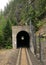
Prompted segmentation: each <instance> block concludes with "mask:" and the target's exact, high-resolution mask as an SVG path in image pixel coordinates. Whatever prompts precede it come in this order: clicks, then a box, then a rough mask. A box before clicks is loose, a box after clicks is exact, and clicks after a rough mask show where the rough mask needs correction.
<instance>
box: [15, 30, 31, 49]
mask: <svg viewBox="0 0 46 65" xmlns="http://www.w3.org/2000/svg"><path fill="white" fill-rule="evenodd" d="M16 40H17V48H29V47H30V36H29V34H28V33H27V32H26V31H20V32H18V34H17V37H16Z"/></svg>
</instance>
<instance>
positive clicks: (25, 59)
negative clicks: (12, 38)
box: [5, 48, 43, 65]
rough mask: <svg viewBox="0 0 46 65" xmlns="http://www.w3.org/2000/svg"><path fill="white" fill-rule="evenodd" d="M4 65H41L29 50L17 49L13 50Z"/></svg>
mask: <svg viewBox="0 0 46 65" xmlns="http://www.w3.org/2000/svg"><path fill="white" fill-rule="evenodd" d="M5 65H43V64H42V63H41V62H39V61H38V60H37V58H36V57H34V55H33V53H32V52H31V50H30V49H27V48H19V49H16V50H13V51H12V52H11V54H10V56H9V59H8V62H7V63H6V64H5Z"/></svg>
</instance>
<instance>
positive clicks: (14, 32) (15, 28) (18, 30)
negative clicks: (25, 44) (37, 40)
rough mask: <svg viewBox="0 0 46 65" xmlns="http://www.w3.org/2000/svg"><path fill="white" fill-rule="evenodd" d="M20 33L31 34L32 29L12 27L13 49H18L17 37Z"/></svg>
mask: <svg viewBox="0 0 46 65" xmlns="http://www.w3.org/2000/svg"><path fill="white" fill-rule="evenodd" d="M20 31H26V32H28V33H29V34H30V27H29V26H12V45H13V48H16V46H17V42H16V40H17V39H16V37H17V34H18V33H19V32H20Z"/></svg>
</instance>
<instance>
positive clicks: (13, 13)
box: [0, 0, 46, 48]
mask: <svg viewBox="0 0 46 65" xmlns="http://www.w3.org/2000/svg"><path fill="white" fill-rule="evenodd" d="M44 16H46V0H11V1H10V3H9V4H7V7H5V10H4V12H2V11H1V12H0V48H2V47H3V48H11V47H12V45H11V43H12V36H11V35H12V29H11V27H12V25H25V24H26V23H27V25H29V22H30V20H31V22H32V24H33V25H34V27H35V31H37V30H38V29H39V27H40V26H41V25H42V24H43V22H44V21H41V19H43V18H44Z"/></svg>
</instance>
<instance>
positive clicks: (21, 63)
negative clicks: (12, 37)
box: [16, 48, 32, 65]
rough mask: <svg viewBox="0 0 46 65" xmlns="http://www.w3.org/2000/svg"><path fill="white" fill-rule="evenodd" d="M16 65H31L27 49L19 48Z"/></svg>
mask: <svg viewBox="0 0 46 65" xmlns="http://www.w3.org/2000/svg"><path fill="white" fill-rule="evenodd" d="M16 65H32V62H31V60H30V56H29V53H28V50H27V48H20V50H19V54H18V59H17V63H16Z"/></svg>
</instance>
